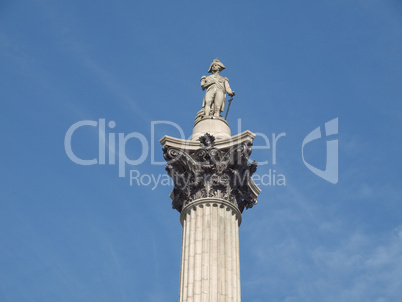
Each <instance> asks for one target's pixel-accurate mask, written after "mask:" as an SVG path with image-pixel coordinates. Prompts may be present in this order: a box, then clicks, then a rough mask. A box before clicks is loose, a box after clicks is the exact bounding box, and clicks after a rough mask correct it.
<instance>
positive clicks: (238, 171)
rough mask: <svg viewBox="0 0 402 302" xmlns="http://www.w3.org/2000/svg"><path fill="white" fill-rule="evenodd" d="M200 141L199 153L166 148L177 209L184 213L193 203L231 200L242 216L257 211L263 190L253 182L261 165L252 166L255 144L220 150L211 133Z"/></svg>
mask: <svg viewBox="0 0 402 302" xmlns="http://www.w3.org/2000/svg"><path fill="white" fill-rule="evenodd" d="M199 141H200V145H201V147H200V148H199V149H197V150H188V149H186V148H177V147H173V146H168V145H165V146H164V147H163V152H164V154H163V156H164V158H165V160H166V161H167V164H168V165H167V166H166V171H167V172H168V174H169V175H170V177H172V179H173V182H174V188H173V191H172V194H171V198H172V199H173V202H172V206H173V208H174V209H176V210H178V211H179V212H181V210H182V209H183V207H184V206H186V205H188V204H189V203H191V202H193V201H195V200H198V199H201V198H208V197H213V198H221V199H224V200H227V201H229V202H231V203H233V204H234V205H236V206H237V208H238V209H239V210H240V212H243V210H244V208H246V209H248V208H251V207H253V205H255V204H256V203H257V196H258V194H259V193H260V189H259V188H258V187H257V186H256V184H255V183H254V181H253V180H252V178H251V176H252V175H253V173H254V172H255V171H256V170H257V162H255V161H253V162H251V163H248V159H249V157H250V154H251V151H252V149H251V146H252V141H251V140H246V141H243V142H240V143H238V144H234V145H232V146H231V147H229V148H226V149H220V148H219V149H218V148H216V147H215V138H214V136H212V135H209V134H208V133H207V134H205V135H204V136H202V137H200V139H199Z"/></svg>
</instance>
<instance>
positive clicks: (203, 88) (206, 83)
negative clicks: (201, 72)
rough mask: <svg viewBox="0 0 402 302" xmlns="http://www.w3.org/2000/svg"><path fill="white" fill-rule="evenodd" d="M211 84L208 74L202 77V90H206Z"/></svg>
mask: <svg viewBox="0 0 402 302" xmlns="http://www.w3.org/2000/svg"><path fill="white" fill-rule="evenodd" d="M209 85H211V83H209V81H208V78H207V76H203V77H202V78H201V88H202V90H205V89H206V88H208V86H209Z"/></svg>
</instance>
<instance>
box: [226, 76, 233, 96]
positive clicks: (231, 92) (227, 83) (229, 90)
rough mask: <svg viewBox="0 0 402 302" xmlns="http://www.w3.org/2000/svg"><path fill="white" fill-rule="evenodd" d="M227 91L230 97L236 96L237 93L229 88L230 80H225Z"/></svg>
mask: <svg viewBox="0 0 402 302" xmlns="http://www.w3.org/2000/svg"><path fill="white" fill-rule="evenodd" d="M225 90H226V92H227V94H228V95H230V96H234V95H235V92H234V91H233V90H232V89H231V88H230V86H229V79H228V78H225Z"/></svg>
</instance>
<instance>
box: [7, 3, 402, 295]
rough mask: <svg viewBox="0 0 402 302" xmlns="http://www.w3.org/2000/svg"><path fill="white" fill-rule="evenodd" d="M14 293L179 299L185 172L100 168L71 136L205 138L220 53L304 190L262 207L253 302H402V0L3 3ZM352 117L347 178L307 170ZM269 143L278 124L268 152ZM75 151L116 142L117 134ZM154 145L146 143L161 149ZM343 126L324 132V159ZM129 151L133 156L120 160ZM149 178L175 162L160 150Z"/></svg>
mask: <svg viewBox="0 0 402 302" xmlns="http://www.w3.org/2000/svg"><path fill="white" fill-rule="evenodd" d="M0 55H1V59H0V60H1V61H0V62H1V70H2V72H1V81H0V87H1V89H0V91H1V102H0V112H1V119H0V127H1V128H2V129H3V131H2V133H1V144H2V148H1V158H2V164H1V169H0V192H1V193H0V264H1V270H0V300H1V301H11V302H19V301H24V302H25V301H27V302H28V301H41V302H46V301H52V302H53V301H58V302H62V301H68V302H71V301H151V302H152V301H177V299H178V291H179V274H180V249H181V225H180V222H179V214H178V212H176V211H174V210H172V209H171V201H170V199H169V193H170V191H171V186H166V185H158V186H157V187H156V188H155V189H154V190H152V188H153V186H152V185H148V186H146V185H137V184H135V183H134V185H132V186H130V181H129V177H128V176H126V177H118V175H119V174H118V172H119V171H118V170H119V169H118V166H117V165H111V164H105V165H91V166H81V165H77V164H75V163H74V162H72V161H71V160H70V159H69V157H68V156H67V155H66V152H65V148H64V138H65V135H66V132H67V130H68V129H69V127H70V126H71V125H73V124H74V123H76V122H79V121H82V120H92V121H96V122H98V121H99V120H100V119H105V120H106V123H108V122H109V121H114V122H115V123H116V126H115V127H114V128H113V129H110V128H107V134H109V133H115V134H116V137H117V136H118V133H124V134H128V133H132V132H137V133H140V134H142V135H143V136H144V137H145V138H146V141H147V144H146V145H147V146H148V147H149V150H151V149H152V148H154V150H155V158H154V159H155V160H156V161H163V157H162V150H161V147H160V145H159V143H158V139H159V138H161V137H162V136H163V135H165V134H167V135H171V136H176V137H177V136H179V132H178V131H177V129H176V128H174V127H172V126H169V125H158V126H157V127H155V133H154V134H155V140H154V141H152V140H151V122H152V121H161V120H167V121H171V122H174V123H176V124H178V125H180V126H181V127H182V128H183V130H184V132H185V135H186V136H190V134H191V131H192V125H193V120H194V117H195V114H196V112H197V111H198V110H199V109H200V108H201V104H202V98H203V92H202V90H201V88H200V82H199V80H200V78H201V76H202V75H205V74H206V73H207V70H208V67H209V64H210V62H211V61H212V60H213V59H214V58H216V57H219V58H220V60H221V61H222V62H223V63H224V64H225V65H226V67H227V69H226V70H225V71H223V72H222V75H224V76H227V77H228V78H229V79H230V84H231V87H232V89H233V90H235V91H236V96H235V98H234V101H233V103H232V106H231V109H230V113H229V116H228V122H229V123H230V125H231V128H232V132H233V134H236V133H238V131H237V130H238V127H237V125H238V122H239V119H240V121H241V131H244V130H251V131H253V132H255V133H261V134H264V135H267V136H268V137H269V138H271V135H272V134H273V133H275V134H280V133H286V136H285V137H282V138H281V139H280V140H279V141H278V146H277V162H276V164H275V165H274V164H273V163H272V161H271V157H272V149H271V150H264V149H258V148H256V149H255V150H254V152H253V154H252V159H255V160H257V161H260V162H262V161H265V160H268V161H269V162H270V163H269V164H268V165H261V166H260V167H259V169H258V172H257V173H259V175H264V174H268V173H269V170H270V169H271V172H272V171H273V170H275V171H276V172H275V173H276V174H283V175H284V176H285V177H286V186H277V185H262V186H261V189H262V193H261V195H260V197H259V203H258V205H257V206H255V207H254V208H253V209H251V210H247V211H245V212H244V213H243V223H242V225H241V227H240V253H241V255H240V261H241V282H242V298H243V301H249V302H265V301H286V302H291V301H375V302H386V301H399V299H400V297H401V296H402V281H401V280H402V218H401V217H402V216H401V214H402V205H401V195H402V189H401V187H400V183H401V163H402V160H401V156H400V154H401V145H402V139H401V129H402V127H401V126H402V102H401V101H402V100H401V96H402V85H401V79H402V4H401V2H400V1H373V0H364V1H363V0H360V1H359V0H356V1H346V0H336V1H326V0H324V1H249V2H246V1H208V0H207V1H202V2H200V1H197V2H196V1H148V2H145V1H141V2H139V1H135V2H134V1H125V0H121V1H97V2H96V3H95V2H93V1H85V0H84V1H20V0H16V1H2V2H1V4H0ZM334 118H338V121H339V134H338V135H337V137H336V139H338V141H339V182H338V183H337V184H331V183H329V182H327V181H325V180H323V179H321V178H319V177H317V176H316V175H314V174H313V173H312V172H311V171H310V170H309V169H308V168H307V167H306V166H305V165H304V164H303V160H302V157H301V145H302V142H303V139H304V138H305V137H306V135H307V134H308V133H309V132H311V131H313V130H314V129H315V128H317V127H323V126H324V124H325V123H326V122H328V121H330V120H332V119H334ZM263 143H264V141H263V139H262V137H261V136H259V137H257V138H256V140H255V145H256V146H262V145H263ZM72 147H73V150H74V152H75V153H76V154H77V156H79V157H81V158H85V159H90V158H95V157H97V156H98V130H97V128H96V127H89V126H88V127H83V128H80V130H79V131H77V132H76V134H75V135H74V137H73V140H72ZM141 147H142V146H141V144H140V142H139V140H135V139H133V140H131V141H129V142H128V143H127V145H126V153H127V156H128V157H130V158H133V159H135V158H138V157H139V156H140V154H141ZM325 152H326V140H325V139H321V140H317V141H315V142H314V143H313V142H312V143H311V144H310V145H308V146H306V149H305V153H306V154H305V156H306V160H307V161H308V162H309V163H311V164H312V165H314V166H316V167H319V168H320V169H324V167H325ZM116 160H117V158H116ZM130 169H132V170H136V171H138V173H141V175H145V174H146V175H151V174H152V175H155V176H156V177H158V175H165V170H164V166H163V165H155V164H152V163H151V156H148V157H147V158H146V160H145V161H144V162H143V163H141V164H139V165H136V166H127V171H129V170H130Z"/></svg>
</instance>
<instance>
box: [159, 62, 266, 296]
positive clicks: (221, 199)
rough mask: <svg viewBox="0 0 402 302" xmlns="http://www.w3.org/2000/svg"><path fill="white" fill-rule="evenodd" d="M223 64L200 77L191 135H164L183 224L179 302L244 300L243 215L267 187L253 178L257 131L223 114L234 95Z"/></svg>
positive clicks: (175, 205)
mask: <svg viewBox="0 0 402 302" xmlns="http://www.w3.org/2000/svg"><path fill="white" fill-rule="evenodd" d="M223 69H225V66H224V65H223V64H222V63H221V62H220V61H219V60H218V59H215V60H213V62H212V63H211V66H210V67H209V70H208V72H209V73H212V75H210V76H203V77H202V78H201V88H202V89H203V90H205V89H206V93H205V96H204V100H203V105H202V109H201V110H200V111H199V112H198V113H197V116H196V118H195V121H194V128H193V135H192V140H182V139H178V138H174V137H170V136H164V137H163V138H162V139H161V140H160V143H161V144H162V146H163V152H164V154H163V156H164V158H165V160H166V161H167V166H166V170H167V172H168V173H169V175H170V176H171V177H172V179H173V181H174V188H173V191H172V193H171V194H170V197H171V198H172V200H173V202H172V205H173V208H174V209H176V210H177V211H179V212H180V222H181V224H182V226H183V241H182V252H181V272H180V298H179V301H180V302H190V301H194V302H196V301H199V302H207V301H208V302H229V301H231V302H240V300H241V297H240V261H239V226H240V223H241V217H242V216H241V215H242V212H243V210H244V208H246V209H248V208H251V207H252V206H254V205H255V204H256V203H257V196H258V194H259V193H260V192H261V190H260V188H258V187H257V185H256V184H255V183H254V181H253V180H252V178H251V176H252V174H253V173H254V172H255V171H256V170H257V163H256V162H255V161H253V162H251V163H248V160H249V157H250V154H251V151H252V150H251V146H252V144H253V143H252V142H253V139H254V137H255V134H254V133H252V132H250V131H245V132H243V133H240V134H237V135H234V136H231V132H230V128H229V124H228V123H227V121H226V119H225V118H223V117H222V116H220V113H221V112H222V111H223V110H224V107H225V96H226V93H227V94H228V95H229V96H231V97H232V98H231V99H230V100H229V106H230V102H231V100H232V99H233V96H234V94H235V93H234V91H232V90H231V88H230V86H229V80H228V79H227V78H224V77H222V76H221V75H220V72H221V71H222V70H223ZM227 110H228V109H227ZM226 115H227V113H226Z"/></svg>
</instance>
